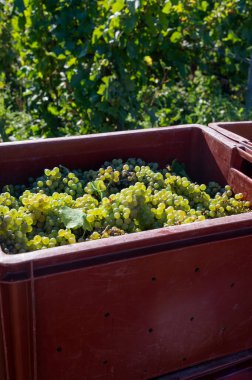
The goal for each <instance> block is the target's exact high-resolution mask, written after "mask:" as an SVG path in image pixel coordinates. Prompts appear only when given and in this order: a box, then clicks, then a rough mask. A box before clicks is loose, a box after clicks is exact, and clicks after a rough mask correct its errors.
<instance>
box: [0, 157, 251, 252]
mask: <svg viewBox="0 0 252 380" xmlns="http://www.w3.org/2000/svg"><path fill="white" fill-rule="evenodd" d="M28 182H29V184H28V185H27V186H25V185H18V186H13V185H8V186H4V188H3V192H2V193H0V244H1V246H2V248H3V251H4V252H5V253H10V254H16V253H25V252H28V251H35V250H40V249H45V248H52V247H57V246H62V245H66V244H74V243H76V242H83V241H87V240H96V239H101V238H105V237H110V236H118V235H122V234H125V233H132V232H140V231H145V230H149V229H155V228H161V227H169V226H173V225H181V224H187V223H192V222H196V221H203V220H205V219H211V218H218V217H223V216H228V215H235V214H239V213H243V212H249V211H251V209H250V203H249V202H248V201H246V200H244V199H243V194H242V193H238V194H233V192H232V189H231V187H230V186H229V185H226V186H225V187H224V188H222V187H221V186H220V185H219V184H218V183H216V182H213V181H212V182H209V184H208V185H207V186H206V185H205V184H198V183H194V182H192V181H191V180H189V178H188V177H181V176H180V175H177V173H176V172H173V171H172V169H171V166H169V165H168V166H167V167H166V168H165V169H162V168H159V166H158V164H157V163H145V162H144V161H143V160H142V159H136V158H130V159H128V160H127V161H123V160H122V159H114V160H112V161H111V162H105V163H104V164H103V165H102V166H101V167H100V168H99V169H98V170H88V171H83V170H81V169H76V170H72V171H71V170H69V169H68V168H66V167H64V166H62V165H59V167H55V168H53V169H45V170H44V174H43V175H42V176H40V177H38V178H36V179H34V178H29V179H28ZM65 206H67V207H70V208H72V209H80V210H82V211H83V212H84V213H85V215H86V220H87V222H88V224H89V226H90V228H89V230H86V229H85V228H82V227H79V228H66V227H65V225H64V223H63V221H62V219H61V218H60V216H59V209H60V208H61V207H65Z"/></svg>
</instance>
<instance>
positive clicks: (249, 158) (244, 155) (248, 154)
mask: <svg viewBox="0 0 252 380" xmlns="http://www.w3.org/2000/svg"><path fill="white" fill-rule="evenodd" d="M247 149H248V151H249V152H248V151H247V150H244V149H242V148H240V147H237V150H238V152H239V155H240V157H242V158H244V159H245V160H246V161H248V162H250V163H251V164H252V147H249V148H247Z"/></svg>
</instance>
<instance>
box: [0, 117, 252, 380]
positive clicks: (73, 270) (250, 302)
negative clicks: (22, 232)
mask: <svg viewBox="0 0 252 380" xmlns="http://www.w3.org/2000/svg"><path fill="white" fill-rule="evenodd" d="M241 152H242V149H240V147H239V146H237V144H234V143H233V142H232V141H230V140H228V139H227V138H226V137H224V136H221V135H220V134H219V133H217V132H216V131H213V130H211V129H209V128H206V127H201V126H196V125H189V126H180V127H169V128H163V129H153V130H146V131H134V132H119V133H108V134H101V135H92V136H84V137H71V138H62V139H48V140H44V141H31V142H21V143H4V144H0V172H1V184H4V183H14V182H16V183H20V182H21V183H22V182H23V181H24V179H25V178H27V177H28V176H30V175H32V176H35V175H38V174H39V173H40V172H41V171H42V169H43V168H45V167H52V166H55V165H57V164H63V165H65V166H68V167H70V168H78V167H80V168H87V167H91V166H92V167H98V166H99V165H100V164H101V163H102V162H103V161H104V160H110V159H112V158H116V157H121V158H128V157H132V156H135V157H141V158H143V159H145V160H147V161H157V162H159V163H160V164H161V165H162V164H163V165H164V164H165V163H167V162H169V161H171V160H172V159H174V158H177V159H178V160H180V161H183V162H185V164H186V167H187V168H188V172H189V175H190V176H191V178H193V179H195V180H198V181H200V182H207V181H209V180H216V181H218V182H221V183H222V184H224V183H226V182H228V183H229V184H230V185H231V186H232V187H233V188H234V190H235V191H236V192H243V193H244V194H245V196H246V197H247V199H249V200H252V179H251V178H250V173H251V166H252V164H251V162H252V160H251V156H250V155H249V154H247V155H245V156H243V155H242V154H241ZM251 246H252V215H251V213H246V214H241V215H235V216H230V217H225V218H220V219H215V220H207V221H203V222H198V223H192V224H188V225H182V226H174V227H170V228H162V229H158V230H151V231H146V232H141V233H137V234H129V235H127V236H125V235H124V236H120V237H113V238H109V239H103V240H100V241H92V242H86V243H78V244H73V245H69V246H64V247H57V248H51V249H48V250H43V251H37V252H30V253H25V254H18V255H6V254H4V253H3V252H0V378H1V380H2V379H3V380H35V379H36V380H45V379H46V380H54V379H57V380H73V379H75V380H79V379H80V380H84V379H88V380H89V379H120V380H124V379H125V380H126V379H127V380H128V379H132V380H134V379H136V380H139V379H149V378H151V377H154V376H159V375H162V374H166V373H169V372H172V371H175V370H178V369H180V368H185V367H188V366H192V365H195V364H197V363H201V362H203V361H206V360H210V359H215V358H218V357H221V356H224V355H228V354H231V353H234V352H238V351H241V350H245V349H248V348H250V347H252V336H251V335H250V334H249V333H248V332H249V331H251V329H252V314H251V310H252V298H251V296H250V291H249V289H251V288H252V276H251V272H252V256H251V254H252V252H251Z"/></svg>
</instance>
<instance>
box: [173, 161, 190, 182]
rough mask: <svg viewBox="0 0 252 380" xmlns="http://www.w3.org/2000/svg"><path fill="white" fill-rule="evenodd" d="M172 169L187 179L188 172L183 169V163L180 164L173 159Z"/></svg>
mask: <svg viewBox="0 0 252 380" xmlns="http://www.w3.org/2000/svg"><path fill="white" fill-rule="evenodd" d="M171 168H172V171H173V172H174V173H176V174H177V175H179V176H181V177H187V178H188V179H189V176H188V174H187V173H186V171H185V165H184V164H181V163H180V162H178V161H177V160H173V161H172V164H171Z"/></svg>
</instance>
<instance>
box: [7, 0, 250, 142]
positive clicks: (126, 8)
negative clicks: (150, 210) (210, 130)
mask: <svg viewBox="0 0 252 380" xmlns="http://www.w3.org/2000/svg"><path fill="white" fill-rule="evenodd" d="M251 19H252V2H251V1H250V0H225V1H219V0H218V1H213V0H203V1H201V0H183V1H177V0H159V1H157V0H93V1H88V0H85V1H82V2H80V1H79V0H71V1H69V0H61V1H56V0H43V1H42V0H6V1H4V0H1V1H0V20H1V22H0V140H2V141H8V140H13V139H24V138H36V137H54V136H56V137H57V136H64V135H74V134H87V133H95V132H96V133H97V132H107V131H120V130H126V129H138V128H150V127H159V126H160V127H162V126H167V125H176V124H186V123H203V124H207V123H209V122H211V121H214V120H219V121H222V120H244V119H246V118H247V119H248V118H249V116H250V112H249V107H248V100H247V103H246V98H247V97H248V85H247V83H248V72H249V66H250V57H251V53H252V33H251ZM246 104H247V106H246Z"/></svg>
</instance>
